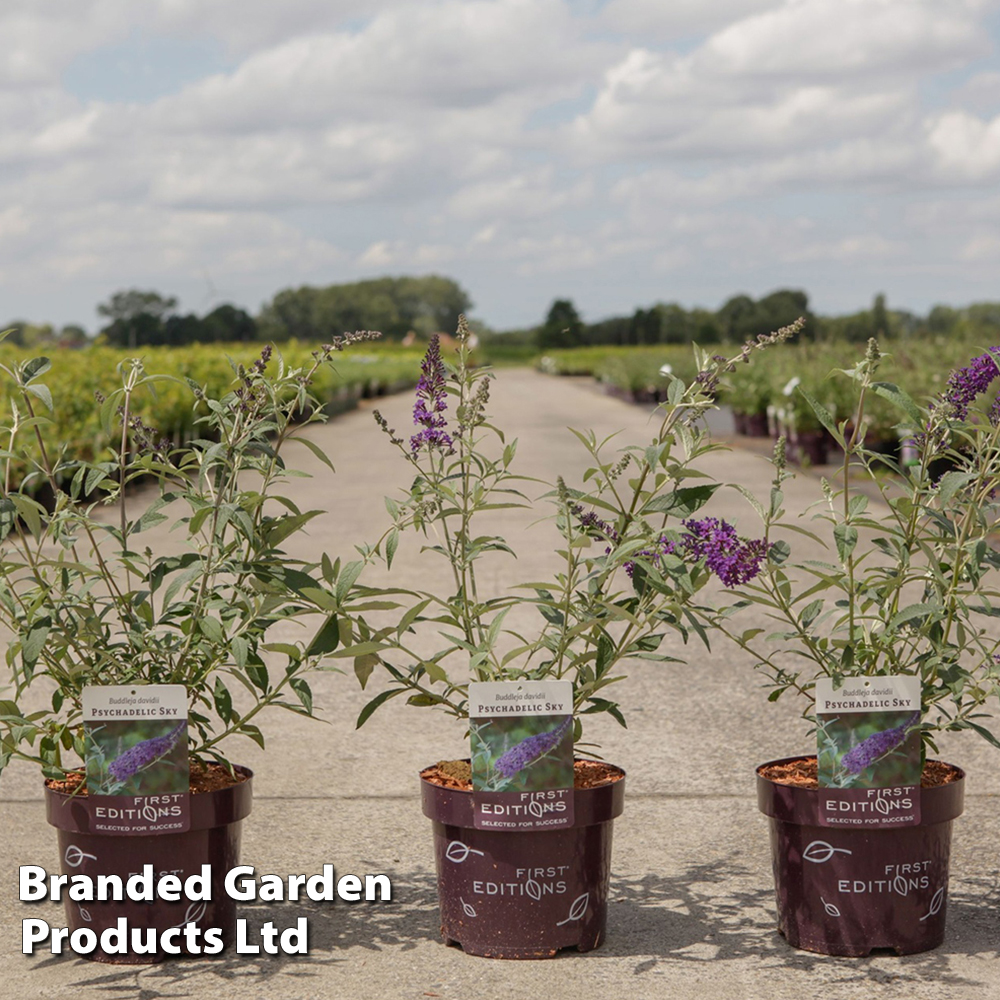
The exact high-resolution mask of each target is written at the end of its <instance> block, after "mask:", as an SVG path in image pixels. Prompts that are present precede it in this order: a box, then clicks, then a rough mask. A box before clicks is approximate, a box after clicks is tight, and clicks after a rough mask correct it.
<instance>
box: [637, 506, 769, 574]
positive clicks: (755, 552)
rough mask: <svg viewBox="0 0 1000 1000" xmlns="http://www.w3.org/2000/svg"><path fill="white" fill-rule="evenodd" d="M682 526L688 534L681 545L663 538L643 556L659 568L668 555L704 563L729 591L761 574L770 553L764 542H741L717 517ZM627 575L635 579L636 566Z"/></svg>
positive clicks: (752, 539)
mask: <svg viewBox="0 0 1000 1000" xmlns="http://www.w3.org/2000/svg"><path fill="white" fill-rule="evenodd" d="M682 524H683V525H684V527H685V528H686V529H687V534H686V535H683V536H682V537H681V539H680V540H679V541H673V540H671V539H669V538H667V537H666V536H665V535H661V536H660V537H659V538H658V539H657V540H656V543H655V545H654V547H653V548H652V549H643V550H642V552H640V553H639V555H641V556H642V557H643V558H645V559H647V560H648V561H649V562H651V563H652V564H653V565H654V566H656V567H657V568H659V566H660V560H661V559H662V558H663V556H665V555H674V556H678V557H680V558H682V559H690V560H692V561H697V560H699V559H704V560H705V565H706V566H707V567H708V569H709V571H710V572H712V573H714V574H715V575H716V576H717V577H718V578H719V579H720V580H721V581H722V582H723V583H724V584H725V585H726V586H727V587H737V586H739V585H740V584H743V583H749V582H750V581H751V580H752V579H753V578H754V577H755V576H757V574H758V573H759V572H760V569H761V565H762V564H763V562H764V560H765V559H766V558H767V552H768V544H767V542H766V541H765V540H764V539H763V538H740V536H739V535H737V534H736V529H735V528H734V527H733V526H732V525H731V524H729V523H728V522H727V521H720V520H719V519H718V518H715V517H706V518H704V519H703V520H700V521H697V520H694V519H693V518H692V519H691V520H689V521H683V522H682ZM625 571H626V572H627V573H628V575H629V576H631V575H632V574H633V572H634V571H635V563H631V562H629V563H626V564H625Z"/></svg>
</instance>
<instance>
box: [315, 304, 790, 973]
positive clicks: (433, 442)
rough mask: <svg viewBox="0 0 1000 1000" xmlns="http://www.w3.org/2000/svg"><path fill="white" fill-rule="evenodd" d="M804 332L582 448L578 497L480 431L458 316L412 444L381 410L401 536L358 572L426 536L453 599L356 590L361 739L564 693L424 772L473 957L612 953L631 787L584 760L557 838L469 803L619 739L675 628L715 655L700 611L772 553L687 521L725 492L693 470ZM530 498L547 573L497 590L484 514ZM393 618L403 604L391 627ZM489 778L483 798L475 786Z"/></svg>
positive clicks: (474, 726) (443, 872)
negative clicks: (387, 707)
mask: <svg viewBox="0 0 1000 1000" xmlns="http://www.w3.org/2000/svg"><path fill="white" fill-rule="evenodd" d="M795 329H797V327H796V326H793V327H791V328H788V329H786V330H783V331H779V332H778V333H777V334H773V335H771V336H769V337H762V338H759V342H755V343H754V344H751V345H747V346H746V347H745V348H743V349H742V350H741V351H740V352H739V354H737V355H736V357H734V358H730V359H727V358H722V357H718V356H716V357H708V356H706V355H703V354H698V373H697V375H696V376H695V377H694V378H693V379H692V380H691V382H690V384H686V383H685V382H683V381H681V380H680V379H677V378H674V377H672V376H670V377H669V388H668V390H667V397H668V398H667V401H666V402H665V403H664V404H662V405H661V407H660V409H659V411H658V417H657V418H654V427H655V431H654V433H653V435H652V439H651V440H650V441H648V442H645V443H644V444H643V445H639V444H624V445H620V444H618V443H617V442H614V441H611V440H608V441H599V440H597V439H596V438H595V437H594V436H593V434H590V433H585V432H574V433H575V434H576V437H577V438H578V440H579V441H580V443H581V445H582V446H583V448H584V449H585V451H586V453H587V455H588V456H589V459H590V464H591V468H590V470H589V472H588V473H587V474H586V476H585V477H584V482H583V484H581V485H580V486H578V487H577V486H571V485H568V484H567V483H566V482H565V481H564V480H563V479H562V478H554V479H553V481H552V482H548V483H540V482H538V481H528V480H525V479H524V478H522V477H520V476H518V474H517V473H516V471H515V456H516V452H517V442H516V441H511V440H507V439H506V438H505V436H504V433H503V431H502V430H501V429H500V428H498V427H495V426H494V425H492V424H491V423H490V422H489V418H488V413H487V410H488V404H489V392H490V384H491V379H492V374H491V373H490V372H488V371H486V370H484V369H472V368H471V367H470V366H469V363H468V361H469V355H468V346H467V330H466V327H465V324H464V320H463V321H462V323H461V325H460V327H459V333H458V340H459V345H458V351H457V355H456V359H455V362H454V364H448V363H446V361H445V360H444V359H443V358H442V356H441V353H440V349H439V345H438V342H437V341H436V340H434V341H432V343H431V345H430V348H429V349H428V352H427V355H426V357H425V358H424V361H423V364H422V373H423V374H422V377H421V379H420V382H419V384H418V386H417V400H416V404H415V407H414V423H415V425H416V427H417V431H416V433H414V434H412V435H411V436H408V437H403V436H397V434H396V432H395V431H394V430H393V429H391V428H390V427H389V426H388V424H387V421H386V420H385V418H384V417H382V416H381V415H379V414H378V413H376V419H377V420H378V422H379V424H380V426H381V427H382V429H383V431H384V432H385V433H386V434H387V435H388V437H389V438H390V441H391V443H392V444H393V445H394V446H395V447H396V448H398V449H399V451H400V454H401V456H402V460H403V461H404V462H405V464H406V466H407V468H408V469H409V470H410V478H411V485H410V486H409V488H408V489H405V490H403V491H402V492H401V494H400V495H398V496H394V497H389V498H387V500H386V504H387V507H388V510H389V514H390V515H391V524H390V525H389V526H388V527H387V529H386V531H385V533H384V535H383V536H382V538H380V539H379V540H378V541H377V543H375V544H374V545H371V546H370V547H367V548H365V547H362V549H361V552H362V555H363V557H364V561H365V562H366V563H371V562H378V561H381V562H383V563H384V564H385V565H386V566H387V567H390V566H391V564H392V560H393V557H394V555H395V553H396V551H397V547H398V545H399V539H400V536H401V534H403V533H407V532H416V533H417V534H419V535H422V536H425V537H426V538H427V542H426V544H425V546H424V551H425V552H427V553H428V556H427V558H429V559H430V558H433V556H440V557H442V558H443V560H444V561H445V563H446V565H447V568H448V576H449V578H450V587H449V588H448V591H447V592H446V593H444V594H439V593H436V592H434V591H432V590H431V589H410V590H393V589H390V588H378V587H372V586H368V585H366V584H362V583H358V584H357V585H356V586H357V589H358V593H357V596H358V598H359V599H367V600H371V601H373V604H374V606H375V607H376V608H377V614H376V615H374V616H371V615H368V614H365V613H359V614H357V615H356V616H354V617H353V619H352V621H351V622H350V624H349V626H348V624H347V623H344V624H343V628H342V631H344V632H346V631H347V629H348V628H349V629H350V632H351V638H350V642H349V644H348V643H347V640H346V639H345V645H344V646H343V647H342V648H341V649H339V650H338V651H337V652H336V654H334V655H336V656H341V657H353V658H354V669H355V672H356V674H357V676H358V679H359V681H360V682H361V684H362V686H369V685H371V684H372V683H373V675H374V676H375V677H376V678H381V682H382V683H381V685H380V687H381V689H380V690H379V691H378V693H377V694H376V695H375V697H374V698H372V700H371V701H370V702H369V703H368V704H367V705H366V707H365V708H364V710H363V711H362V712H361V715H360V717H359V719H358V725H359V726H360V725H363V724H364V723H365V722H366V721H367V720H368V719H369V717H370V716H371V715H372V713H373V712H374V711H376V710H377V709H378V708H379V706H381V705H383V704H385V703H386V702H387V701H388V700H390V699H392V698H396V697H404V698H406V700H407V703H408V704H410V705H412V706H414V707H418V708H431V709H437V710H440V711H443V712H445V713H447V714H449V715H451V716H452V717H454V718H455V719H456V720H457V722H458V725H459V727H460V731H462V732H468V733H471V734H472V736H473V737H474V738H475V739H477V740H478V739H479V738H480V734H481V732H482V728H483V725H482V723H481V722H480V721H477V718H476V715H475V714H473V716H472V718H471V719H470V714H471V713H470V702H471V700H472V694H471V689H470V682H472V683H474V684H476V685H483V684H491V683H497V682H501V683H507V684H509V685H511V686H512V687H517V685H518V684H520V683H521V682H525V683H538V682H549V681H570V682H571V684H572V688H571V698H570V700H571V707H570V709H568V710H567V714H566V715H565V717H563V719H562V721H561V722H559V721H556V720H552V721H551V722H548V723H546V726H547V728H544V729H543V730H542V731H538V732H534V733H532V734H531V735H527V736H524V735H523V734H519V735H518V736H517V737H512V738H511V741H510V743H509V744H508V745H501V746H500V747H498V748H495V750H491V751H489V752H486V753H485V754H484V757H485V761H484V762H481V761H480V754H479V752H478V751H477V753H475V754H472V760H471V763H470V761H445V762H440V763H438V764H437V765H435V766H432V767H429V768H427V769H425V770H424V771H423V772H422V799H423V809H424V812H425V814H426V815H427V816H428V817H429V818H430V819H432V820H433V823H434V837H435V844H436V847H435V854H436V861H437V871H438V885H439V892H440V903H441V930H442V935H443V936H444V938H445V940H447V941H450V942H457V943H459V944H461V945H462V947H463V948H464V949H465V950H466V951H468V952H470V953H472V954H477V955H486V956H492V957H505V958H534V957H550V956H552V955H554V954H555V953H556V952H557V951H558V950H559V949H560V948H565V947H571V946H575V947H576V948H578V949H579V950H581V951H586V950H589V949H592V948H594V947H596V946H597V945H598V944H599V943H600V942H601V940H602V939H603V936H604V931H605V923H606V904H607V894H608V876H609V865H610V848H611V820H613V819H614V818H615V817H616V816H617V815H619V814H620V812H621V810H622V805H623V794H624V772H623V771H622V770H621V769H619V768H616V767H612V766H610V765H606V764H602V763H600V762H596V761H578V762H577V764H576V766H575V777H574V774H573V768H572V767H570V776H569V780H570V783H571V785H572V793H573V812H574V821H573V824H572V825H571V826H566V827H561V828H559V829H544V830H535V831H527V832H525V831H521V830H518V831H512V830H509V829H484V828H477V825H476V819H475V817H476V813H475V810H476V809H478V806H476V795H477V794H482V793H483V792H485V791H487V790H488V791H491V792H499V793H501V794H502V793H503V790H504V789H509V788H511V787H512V785H511V783H510V782H511V781H512V780H513V778H514V776H515V775H517V774H520V773H521V772H522V769H527V768H528V767H529V766H530V765H532V764H533V762H535V761H538V760H542V759H550V758H551V756H552V755H554V754H556V753H557V752H558V751H559V749H560V748H565V747H566V741H567V740H570V739H572V740H573V741H575V742H576V744H577V745H578V746H579V745H580V739H581V735H582V720H583V718H584V717H586V716H589V715H592V714H595V713H608V714H610V715H611V716H612V717H613V718H615V719H616V720H617V721H618V722H619V723H621V724H622V725H624V719H623V717H622V714H621V710H620V708H619V706H618V705H617V704H616V703H615V702H614V701H613V700H611V699H610V698H609V697H608V690H607V689H608V688H609V687H610V686H611V685H612V684H614V683H615V682H616V681H618V680H621V679H622V673H621V669H622V667H621V664H622V661H623V660H625V659H626V658H629V657H642V658H647V659H653V660H669V659H670V657H667V656H664V655H663V654H661V653H659V652H658V649H659V647H660V644H661V641H662V639H663V638H664V636H665V635H666V634H667V633H668V632H675V633H679V634H680V635H681V636H683V638H684V639H685V640H687V638H688V637H689V636H690V635H694V636H700V637H701V638H702V639H706V635H705V632H704V629H703V626H702V624H701V618H700V617H699V615H698V614H697V613H696V612H695V610H694V606H693V600H694V598H695V596H696V595H697V594H698V592H699V591H700V590H701V588H702V587H703V586H704V585H705V584H706V583H707V582H708V580H709V579H710V577H711V575H712V573H713V572H714V573H717V574H721V575H722V576H723V577H724V578H725V579H726V580H728V581H729V582H734V581H735V580H743V579H746V578H747V576H748V575H752V573H753V572H754V571H755V569H756V567H757V566H758V565H759V562H760V560H761V559H762V558H763V555H764V553H763V550H762V549H761V548H760V543H759V542H748V541H745V540H743V539H739V538H738V537H737V536H736V534H735V531H733V529H732V528H731V527H730V526H729V525H725V524H722V523H720V522H718V521H714V520H713V519H705V520H697V519H696V518H695V515H696V513H697V512H698V511H699V509H700V508H701V507H702V506H703V505H704V504H705V503H706V502H707V501H708V500H709V499H710V498H711V496H712V495H713V493H714V492H715V491H716V489H718V488H719V485H720V484H718V483H715V482H712V481H710V479H708V477H706V476H705V474H704V473H702V472H700V471H699V470H698V468H697V465H698V462H699V459H700V458H701V457H702V456H703V455H705V453H706V452H707V451H709V450H710V449H712V448H714V447H716V446H714V445H711V444H710V443H709V441H708V438H707V432H706V431H705V430H704V429H703V428H702V426H701V424H700V422H699V417H700V416H701V415H702V414H703V412H704V411H705V410H706V409H707V408H708V407H710V406H712V405H713V400H714V394H715V391H716V389H717V387H718V385H719V381H720V378H721V377H722V375H723V374H724V373H725V372H727V371H729V370H732V369H734V368H735V366H736V364H737V363H739V362H740V361H745V360H748V359H749V357H750V355H751V354H752V353H753V351H754V350H755V349H756V348H758V347H763V346H767V345H768V344H770V343H776V342H778V341H780V340H784V339H785V338H787V337H788V336H790V335H791V334H792V333H793V332H794V331H795ZM452 405H453V406H454V409H453V410H450V407H451V406H452ZM529 491H531V493H534V494H539V493H540V494H541V495H542V497H543V502H544V503H545V504H546V505H547V510H548V512H549V516H548V521H547V523H546V524H545V526H544V528H541V527H540V528H539V529H538V534H539V536H541V537H540V538H539V539H537V540H536V538H535V537H531V538H529V539H528V541H527V544H530V545H533V546H538V545H541V544H544V545H546V546H548V545H551V546H552V549H553V557H552V560H551V563H552V567H553V568H552V573H551V576H550V578H548V579H542V580H538V579H536V580H531V581H526V582H524V583H522V584H520V585H517V586H514V587H511V588H504V589H502V590H500V591H497V592H490V591H489V589H488V588H487V587H485V586H484V584H483V579H484V570H486V572H487V578H488V571H489V568H490V560H499V559H504V558H509V557H510V556H512V555H513V554H514V552H513V548H512V543H511V541H510V540H509V539H506V538H504V537H501V536H499V535H498V534H497V533H496V531H495V529H491V527H490V525H489V522H490V517H491V512H493V511H496V510H498V509H501V508H511V507H521V508H527V509H529V510H530V511H534V510H535V506H536V501H534V500H532V499H529ZM539 517H541V512H539ZM543 530H544V531H547V532H548V534H547V536H544V535H542V532H543ZM541 538H544V539H545V540H544V541H542V540H541ZM387 603H389V604H391V603H395V604H396V607H395V609H393V610H392V611H391V613H389V614H387V613H386V604H387ZM526 619H527V620H526ZM532 620H533V621H532ZM376 671H378V674H375V672H376ZM477 697H478V695H477ZM511 697H513V695H511ZM477 745H478V744H475V743H474V744H473V746H477ZM500 751H502V752H500ZM491 753H492V754H493V756H492V757H491V756H490V754H491ZM481 764H482V773H483V774H485V776H486V777H487V779H488V783H487V784H488V788H487V787H486V785H482V786H480V787H479V788H478V789H477V788H476V787H475V786H476V782H475V780H474V778H475V775H476V773H477V770H478V769H479V768H480V765H481Z"/></svg>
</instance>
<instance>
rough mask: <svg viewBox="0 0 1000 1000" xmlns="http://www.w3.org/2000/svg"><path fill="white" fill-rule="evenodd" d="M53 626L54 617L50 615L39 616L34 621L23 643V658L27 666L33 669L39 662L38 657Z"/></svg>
mask: <svg viewBox="0 0 1000 1000" xmlns="http://www.w3.org/2000/svg"><path fill="white" fill-rule="evenodd" d="M51 627H52V619H51V618H48V617H46V618H38V619H36V621H35V622H33V623H32V626H31V628H30V629H29V630H28V634H27V635H26V636H25V637H24V641H23V642H22V643H21V660H22V662H23V663H24V665H25V667H26V668H28V669H31V667H33V666H34V665H35V664H36V663H37V662H38V657H39V656H41V653H42V649H43V648H44V646H45V640H46V639H48V637H49V630H50V629H51Z"/></svg>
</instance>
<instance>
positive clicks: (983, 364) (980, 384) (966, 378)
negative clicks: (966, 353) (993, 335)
mask: <svg viewBox="0 0 1000 1000" xmlns="http://www.w3.org/2000/svg"><path fill="white" fill-rule="evenodd" d="M997 353H1000V347H994V348H991V349H990V350H989V351H987V352H986V353H985V354H980V355H979V357H978V358H973V359H972V361H971V362H970V364H969V365H968V367H966V368H959V369H958V370H957V371H953V372H952V373H951V375H949V376H948V386H947V388H946V389H945V391H944V394H943V398H944V402H945V403H946V404H947V406H948V407H949V408H950V411H951V415H952V416H954V417H955V418H956V419H958V420H964V419H965V418H966V416H967V415H968V412H969V406H970V405H971V404H972V402H973V401H974V400H975V398H976V397H977V396H979V395H981V394H982V393H984V392H985V391H986V390H987V389H988V388H989V387H990V383H991V382H992V381H993V380H994V379H995V378H996V377H997V375H998V374H1000V367H998V366H997V361H996V357H995V355H996V354H997ZM998 402H1000V400H998ZM993 407H994V409H996V408H997V403H994V404H993ZM990 413H991V419H992V416H993V411H992V410H991V411H990Z"/></svg>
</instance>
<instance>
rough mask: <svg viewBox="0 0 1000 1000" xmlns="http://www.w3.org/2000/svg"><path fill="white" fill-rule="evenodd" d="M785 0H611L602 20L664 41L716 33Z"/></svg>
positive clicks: (606, 23)
mask: <svg viewBox="0 0 1000 1000" xmlns="http://www.w3.org/2000/svg"><path fill="white" fill-rule="evenodd" d="M779 3H781V0H610V2H609V3H608V4H607V5H606V6H605V7H604V8H603V10H602V11H601V15H600V21H601V23H602V24H603V25H605V26H607V27H608V28H609V29H610V30H612V31H619V32H622V33H625V34H628V35H632V36H638V37H644V38H648V37H650V36H652V37H654V38H657V39H660V40H672V39H677V38H686V37H689V36H692V35H694V34H700V33H702V32H705V31H712V30H714V29H715V28H719V27H722V26H723V25H726V24H728V23H730V22H731V21H732V20H733V18H738V17H743V16H746V15H748V14H755V13H758V12H760V11H762V10H768V9H770V8H772V7H774V6H775V5H776V4H779Z"/></svg>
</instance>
